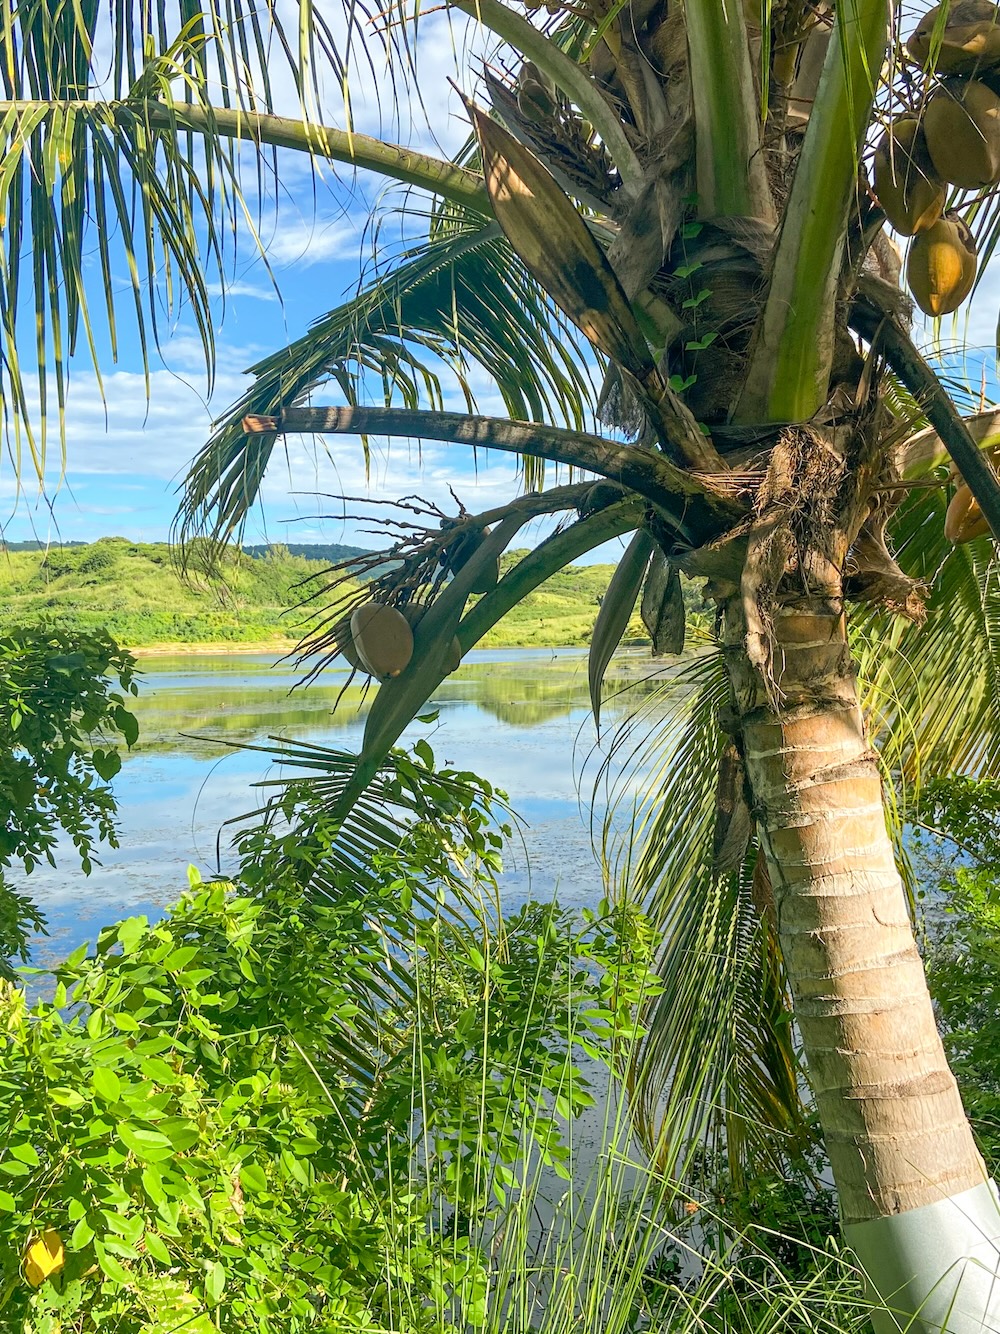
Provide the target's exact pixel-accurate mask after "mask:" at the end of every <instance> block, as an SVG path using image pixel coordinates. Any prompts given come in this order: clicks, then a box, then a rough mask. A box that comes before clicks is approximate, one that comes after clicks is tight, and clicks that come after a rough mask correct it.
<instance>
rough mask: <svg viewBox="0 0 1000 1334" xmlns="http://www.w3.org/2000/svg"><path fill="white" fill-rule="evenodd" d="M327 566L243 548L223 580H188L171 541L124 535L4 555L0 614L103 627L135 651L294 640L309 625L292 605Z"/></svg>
mask: <svg viewBox="0 0 1000 1334" xmlns="http://www.w3.org/2000/svg"><path fill="white" fill-rule="evenodd" d="M195 555H197V552H196V553H195ZM324 568H325V566H324V565H323V564H322V563H321V562H319V561H309V560H305V559H304V558H303V557H301V556H292V555H290V554H289V553H288V552H287V551H283V550H282V549H281V548H275V549H274V551H273V553H272V554H270V555H268V556H266V557H264V558H263V559H254V558H253V557H252V556H249V555H245V554H243V553H241V552H239V551H237V550H235V549H234V550H232V551H231V552H229V553H227V554H226V556H225V558H224V560H223V562H222V565H221V568H220V569H219V570H218V571H217V572H216V573H215V574H212V575H209V574H206V573H204V572H202V573H199V572H198V571H197V569H192V570H190V571H189V573H188V578H187V579H184V578H182V577H181V575H180V573H179V571H178V569H177V567H176V564H175V562H174V559H173V557H172V554H171V551H170V548H169V547H168V546H167V545H166V543H163V542H155V543H148V542H129V541H127V540H126V539H125V538H121V537H105V538H101V540H100V541H99V542H92V543H88V544H86V545H81V546H76V545H73V546H64V547H51V548H49V550H48V552H47V553H46V552H43V551H10V550H8V551H6V552H4V553H3V554H2V558H0V614H2V616H3V618H4V619H5V620H7V621H11V620H13V621H31V620H37V619H39V618H40V617H48V618H51V619H54V620H56V621H59V622H61V623H62V624H65V625H70V626H76V627H79V628H81V629H91V628H94V627H97V626H103V627H105V628H106V629H107V630H108V631H110V633H111V634H112V635H114V637H115V638H116V639H118V640H119V641H120V642H121V643H123V644H126V645H128V646H129V647H130V648H138V647H144V646H147V645H155V644H168V643H169V644H184V645H187V644H207V643H221V644H238V643H271V642H285V641H288V642H290V641H292V640H293V639H294V638H295V637H296V626H297V625H299V624H301V623H302V613H301V612H296V611H294V610H293V608H295V606H296V605H297V604H298V603H299V602H300V601H301V600H302V597H303V593H304V591H305V589H304V586H303V585H304V584H305V583H306V582H307V581H308V580H309V579H310V578H312V577H313V576H315V575H316V574H317V573H318V572H320V571H321V570H323V569H324Z"/></svg>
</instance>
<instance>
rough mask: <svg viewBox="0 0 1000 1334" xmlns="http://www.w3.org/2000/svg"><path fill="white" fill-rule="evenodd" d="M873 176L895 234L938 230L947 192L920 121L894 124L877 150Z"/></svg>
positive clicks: (899, 121)
mask: <svg viewBox="0 0 1000 1334" xmlns="http://www.w3.org/2000/svg"><path fill="white" fill-rule="evenodd" d="M873 174H874V183H875V193H876V195H877V196H878V202H879V203H880V204H881V206H882V208H883V210H884V211H885V216H886V217H887V218H888V220H889V225H890V226H891V227H892V228H893V229H894V230H895V231H897V232H899V233H900V235H901V236H915V235H916V234H917V232H923V231H926V230H927V228H928V227H933V226H934V224H935V223H936V222H937V220H938V218H940V216H941V213H942V212H943V210H944V202H945V196H946V193H947V192H946V188H945V185H944V182H943V181H942V180H941V179H940V178H939V177H938V174H937V172H936V171H935V170H934V167H933V164H932V163H931V157H930V153H928V151H927V144H926V142H925V141H924V136H923V133H922V131H921V128H920V123H919V122H918V121H916V120H913V119H911V118H909V117H907V118H904V119H901V120H897V121H893V124H892V127H891V128H890V129H888V130H887V131H886V132H885V134H884V135H883V136H882V140H881V142H880V143H879V146H878V148H877V149H876V150H875V166H874V173H873Z"/></svg>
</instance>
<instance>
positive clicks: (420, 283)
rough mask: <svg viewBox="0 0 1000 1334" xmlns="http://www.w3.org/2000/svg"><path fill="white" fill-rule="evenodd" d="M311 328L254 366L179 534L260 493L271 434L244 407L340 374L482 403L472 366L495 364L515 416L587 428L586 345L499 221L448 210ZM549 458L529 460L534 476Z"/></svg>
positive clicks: (290, 396)
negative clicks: (248, 421) (253, 428)
mask: <svg viewBox="0 0 1000 1334" xmlns="http://www.w3.org/2000/svg"><path fill="white" fill-rule="evenodd" d="M386 265H387V269H388V271H387V272H384V273H382V272H380V273H378V274H376V276H375V277H374V278H373V279H372V281H370V282H369V283H368V284H367V285H366V286H364V287H363V288H362V289H361V290H360V291H359V292H357V293H356V294H355V295H354V296H353V297H352V298H351V299H349V300H348V301H346V302H344V304H343V305H340V306H338V307H337V308H336V309H335V310H333V311H331V312H330V313H329V314H328V315H325V316H323V317H322V318H321V319H319V320H317V321H316V323H315V324H314V325H313V326H312V328H311V329H310V331H309V333H308V334H306V335H305V336H304V337H302V338H300V339H298V340H296V342H294V343H292V344H290V345H289V346H288V347H286V348H283V349H282V350H281V351H280V352H276V353H274V354H273V355H271V356H269V357H267V358H265V359H264V360H263V361H261V362H258V363H257V365H255V366H253V367H252V368H251V374H252V375H253V376H254V383H253V384H252V385H251V387H250V389H249V390H248V391H247V392H246V394H244V396H243V397H242V398H241V399H240V401H239V402H238V403H237V404H236V405H235V407H234V408H233V409H232V411H231V412H230V413H229V414H228V416H227V417H226V418H225V419H224V420H223V421H222V423H221V425H220V426H219V429H218V430H217V431H216V433H215V435H214V436H213V437H212V439H211V440H210V441H209V443H208V445H207V446H206V447H205V449H204V450H203V451H202V452H201V454H200V455H199V456H198V458H197V459H196V460H195V463H194V465H193V467H192V469H191V472H190V474H189V476H188V479H187V484H186V489H185V495H184V501H183V506H182V509H181V512H180V514H179V516H178V518H179V524H180V534H181V537H182V539H183V538H188V537H190V536H192V535H194V534H196V533H197V532H199V531H201V530H203V529H204V528H210V529H211V531H212V532H213V533H214V534H215V535H216V536H217V537H223V536H226V535H228V534H230V533H232V532H234V531H236V530H238V528H239V526H240V524H241V523H242V522H243V520H244V518H245V516H246V514H247V511H248V510H249V508H250V506H251V505H252V504H253V503H254V500H255V497H256V495H257V492H258V490H259V488H260V484H261V481H262V479H263V476H264V473H265V471H266V468H267V465H268V462H269V460H270V457H271V452H272V450H273V447H274V442H275V436H274V435H259V436H254V437H248V436H247V434H246V432H245V431H244V430H243V426H242V421H243V418H244V416H246V415H248V414H249V415H259V416H274V415H276V414H277V413H278V412H280V410H281V408H282V407H286V406H289V405H290V404H293V403H296V402H300V401H301V400H302V399H303V398H304V397H305V395H307V394H308V393H309V392H310V391H311V390H312V389H314V388H315V387H316V386H317V385H319V384H322V383H324V382H325V381H327V380H330V379H332V380H334V381H335V382H336V383H337V384H338V385H339V387H340V389H341V391H342V392H343V393H344V394H345V395H346V396H347V401H348V402H349V403H357V402H358V401H359V399H360V397H361V396H362V394H363V393H365V392H366V391H367V392H370V390H371V386H372V385H373V384H379V383H380V384H381V389H382V394H383V398H384V400H385V402H386V403H388V402H390V401H392V400H394V399H397V398H398V399H399V400H401V401H402V403H403V404H404V405H405V406H407V407H412V408H416V407H418V406H420V405H421V404H422V403H424V402H426V401H429V402H430V403H431V404H434V405H440V404H441V403H442V402H443V400H444V396H445V393H446V392H447V389H448V387H449V379H450V383H452V384H456V385H457V386H458V388H459V390H460V392H461V393H462V396H463V398H464V400H465V402H466V404H467V406H468V408H469V410H470V411H471V410H474V408H475V403H476V391H475V385H474V376H473V374H472V367H473V366H474V365H475V366H478V367H479V368H481V369H482V370H485V371H486V373H487V375H488V376H489V378H490V380H491V381H492V383H493V384H494V385H495V386H496V388H497V390H498V391H499V393H500V395H501V397H502V399H503V402H504V406H505V407H506V409H507V411H508V412H509V414H510V415H511V416H512V417H514V418H521V419H525V420H551V419H553V418H555V419H557V420H560V419H561V420H563V421H565V422H566V423H567V424H568V425H570V426H573V427H576V428H578V429H581V428H583V427H584V426H585V424H586V423H587V422H588V421H589V417H590V405H591V403H592V402H593V401H594V399H595V393H594V386H593V384H592V383H591V380H590V375H589V371H588V362H587V354H586V353H585V352H584V350H583V349H582V348H581V347H580V345H579V343H578V341H577V339H576V338H575V336H574V334H573V332H571V330H570V329H569V328H567V326H566V324H565V322H564V321H563V320H562V319H561V318H560V317H559V316H558V314H557V313H556V312H555V311H554V310H553V308H552V306H551V304H550V303H549V302H548V301H547V300H546V298H545V296H544V294H543V293H542V291H541V289H540V288H539V287H538V286H537V284H536V283H535V282H534V280H533V279H532V278H531V277H530V276H529V275H528V274H527V273H526V272H525V270H524V267H523V266H522V265H521V263H520V261H519V260H518V259H517V258H516V256H515V255H514V253H513V251H512V250H511V248H510V246H509V245H508V243H507V242H506V240H504V239H503V237H502V235H501V234H500V230H499V227H498V226H497V225H496V223H484V222H482V221H481V220H480V219H476V220H474V221H472V222H469V221H467V220H462V219H458V218H456V219H454V220H453V222H452V224H451V225H450V226H448V227H444V226H442V225H441V223H440V219H438V221H437V225H436V226H435V228H434V230H433V233H432V235H431V236H429V237H428V238H426V239H424V240H422V241H420V242H418V243H416V244H413V245H411V246H410V247H409V248H407V249H406V250H405V251H404V253H403V254H402V255H401V256H398V257H393V258H392V259H390V260H388V261H386ZM541 481H542V473H541V467H540V466H536V465H534V464H530V463H528V462H527V461H526V463H525V484H526V486H528V487H533V486H534V487H537V486H538V485H540V483H541Z"/></svg>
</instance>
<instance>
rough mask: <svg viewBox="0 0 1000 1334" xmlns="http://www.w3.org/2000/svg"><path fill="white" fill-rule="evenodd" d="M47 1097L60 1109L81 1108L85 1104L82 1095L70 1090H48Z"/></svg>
mask: <svg viewBox="0 0 1000 1334" xmlns="http://www.w3.org/2000/svg"><path fill="white" fill-rule="evenodd" d="M49 1097H50V1098H51V1099H52V1101H53V1102H54V1103H56V1104H57V1105H58V1106H60V1107H82V1106H83V1104H84V1103H85V1102H86V1098H84V1097H83V1095H82V1094H80V1093H77V1091H76V1089H70V1088H50V1089H49Z"/></svg>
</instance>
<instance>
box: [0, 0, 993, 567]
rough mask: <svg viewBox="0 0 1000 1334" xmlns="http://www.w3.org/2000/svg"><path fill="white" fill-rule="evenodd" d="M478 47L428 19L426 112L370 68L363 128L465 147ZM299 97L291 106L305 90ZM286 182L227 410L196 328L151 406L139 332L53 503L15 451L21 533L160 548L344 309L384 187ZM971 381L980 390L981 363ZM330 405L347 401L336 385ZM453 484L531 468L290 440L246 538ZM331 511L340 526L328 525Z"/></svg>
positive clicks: (236, 355)
mask: <svg viewBox="0 0 1000 1334" xmlns="http://www.w3.org/2000/svg"><path fill="white" fill-rule="evenodd" d="M466 44H468V47H471V48H472V50H473V51H474V52H475V51H481V50H482V49H483V42H482V40H481V38H480V35H479V33H478V31H477V29H476V28H475V27H474V25H469V27H468V28H467V29H465V30H461V29H460V30H457V31H456V30H454V29H452V30H449V27H448V22H447V20H446V19H445V18H444V17H443V16H441V15H434V14H431V15H430V16H429V17H426V18H424V19H422V20H421V28H420V38H419V42H418V56H419V69H420V74H421V84H420V86H421V90H422V93H423V105H422V106H416V105H414V106H410V105H403V106H401V107H400V106H398V104H397V107H396V110H395V112H394V113H393V114H392V115H387V114H386V110H387V108H390V109H391V108H392V96H391V93H390V81H389V79H388V76H381V75H380V76H379V77H376V78H373V77H372V75H371V73H370V71H365V72H364V73H363V74H362V73H361V72H360V71H359V72H358V73H357V76H356V78H355V82H354V93H353V111H354V117H355V127H356V128H358V129H360V130H362V131H366V132H369V133H379V132H382V133H384V134H385V136H386V137H388V138H393V139H396V140H397V141H401V142H408V143H412V144H414V145H416V146H418V147H422V148H426V149H429V150H431V151H444V152H447V151H449V150H454V149H455V148H456V147H458V146H459V145H460V144H461V143H462V142H463V140H464V138H465V136H466V133H467V128H468V127H467V121H466V119H465V115H464V112H463V110H462V108H461V104H460V102H459V99H458V97H457V95H456V94H455V93H454V92H453V91H452V89H451V88H450V87H449V84H448V79H449V78H453V79H455V80H457V81H458V82H460V83H463V84H464V85H465V86H466V88H470V89H471V87H472V86H473V83H474V80H473V79H472V78H471V76H470V74H469V70H470V61H469V59H468V47H467V46H466ZM456 53H457V54H456ZM473 63H474V62H473ZM288 96H289V105H288V108H287V109H288V110H289V111H291V110H293V109H294V108H293V101H294V99H293V96H292V94H291V91H290V90H289V95H288ZM327 103H328V104H327V105H326V106H324V108H323V113H322V114H323V119H325V120H326V121H327V122H328V123H331V124H341V125H342V124H343V123H344V114H343V104H342V101H341V100H340V99H339V95H334V96H333V97H331V98H329V99H327ZM250 179H251V180H252V179H253V173H252V172H251V173H250ZM280 179H281V190H280V193H279V196H278V199H277V203H276V205H275V204H274V202H273V201H272V205H271V208H272V211H271V212H270V213H269V215H268V216H269V222H268V224H267V225H266V226H265V229H264V233H263V239H264V241H265V243H266V247H267V251H268V257H269V262H270V265H271V268H272V270H273V274H274V278H275V280H276V282H277V286H278V291H277V292H276V291H275V290H274V286H273V285H272V281H271V278H270V277H269V275H268V272H267V269H266V267H265V265H264V263H263V262H262V261H261V259H260V258H259V256H258V255H257V254H256V253H255V251H254V247H253V245H252V243H251V241H250V239H249V237H244V238H243V240H242V242H241V245H240V250H239V254H238V256H237V261H236V263H235V264H233V265H232V266H231V269H230V273H229V275H228V278H227V284H226V286H227V289H228V290H227V292H226V294H225V297H224V298H223V293H222V292H221V291H219V292H218V293H217V296H216V307H217V314H218V319H217V340H218V370H217V377H216V385H215V390H214V394H213V396H212V398H211V401H210V402H208V401H206V384H205V375H204V365H203V358H202V351H201V345H200V343H199V341H198V339H197V338H196V337H195V336H194V335H193V333H192V331H191V329H190V328H188V327H186V326H185V324H184V322H183V321H181V322H180V323H178V324H177V325H176V326H175V327H174V329H173V330H172V331H171V332H170V335H169V337H167V338H166V339H165V340H164V345H163V348H162V352H163V357H162V360H159V359H156V358H155V353H154V361H153V366H152V378H151V389H150V395H149V401H148V402H147V399H146V389H145V383H144V380H143V377H142V375H141V361H140V357H139V354H138V349H137V347H136V345H135V339H134V337H132V338H131V340H130V339H128V338H126V339H124V340H123V346H122V354H121V357H120V360H119V363H118V365H117V366H114V365H112V364H111V362H110V361H108V360H106V361H104V362H103V363H102V369H103V371H104V398H103V401H102V396H101V393H100V391H99V388H98V384H97V380H96V377H95V376H94V374H93V371H92V370H91V368H90V367H89V365H88V364H87V363H85V362H82V361H81V362H80V363H79V364H78V365H76V366H75V367H74V368H73V373H72V380H71V385H70V393H69V400H68V406H67V454H66V468H65V473H64V474H63V473H62V471H61V462H60V458H59V449H58V445H57V444H54V445H52V446H50V457H49V460H48V463H47V468H46V478H45V486H44V491H43V493H41V494H40V493H39V488H38V486H37V483H36V482H35V480H34V478H33V476H32V475H31V470H30V466H29V467H26V468H24V469H22V479H23V480H22V485H21V488H20V490H18V486H17V483H16V481H15V476H14V468H13V466H12V464H11V461H10V460H9V459H8V458H5V459H3V462H2V464H0V515H2V529H3V532H4V534H5V536H6V538H7V540H9V541H17V540H22V539H24V538H29V537H34V538H40V539H42V540H43V541H44V540H51V541H56V542H57V541H68V540H80V539H84V540H92V539H94V538H97V537H101V536H104V535H111V534H117V535H121V536H124V537H128V538H131V539H133V540H138V539H142V540H149V541H156V540H163V539H165V538H166V537H167V536H168V532H169V528H170V522H171V519H172V517H173V515H174V512H175V509H176V506H177V499H178V495H177V487H178V485H179V483H180V482H181V480H182V478H183V476H184V472H185V469H186V467H187V466H188V464H189V463H190V461H191V459H192V457H193V456H194V454H195V453H196V452H197V450H198V448H199V447H200V446H201V445H202V444H203V443H204V441H205V440H206V439H207V437H208V434H209V428H210V422H211V419H212V416H213V415H216V414H218V413H221V412H223V411H224V410H225V409H226V408H227V407H228V406H229V404H230V403H232V402H233V401H234V400H235V399H236V398H237V397H238V395H239V394H240V392H241V391H242V389H243V388H244V386H245V385H246V384H247V380H246V378H245V376H244V371H245V369H246V368H247V367H248V366H249V365H250V364H251V363H252V362H254V361H255V360H257V359H258V358H259V357H261V356H263V355H265V354H266V353H268V352H270V351H273V350H275V349H277V348H279V347H281V346H283V345H284V344H285V343H287V342H288V341H290V340H291V339H293V338H295V337H297V336H298V335H299V334H301V333H302V332H304V330H305V329H306V328H307V326H308V324H309V323H310V321H311V320H313V319H314V318H316V317H317V316H319V315H321V314H323V313H324V312H325V311H326V310H328V309H330V308H331V307H333V306H334V305H336V304H338V302H339V301H340V300H341V299H342V298H343V297H344V295H345V294H346V293H348V292H349V291H351V290H352V289H353V288H354V287H355V285H356V284H357V281H358V277H359V274H360V272H361V268H362V265H363V264H365V263H367V261H368V260H369V259H370V255H371V245H370V238H369V237H367V236H366V235H365V225H366V222H367V219H368V216H369V210H370V209H371V207H372V205H373V204H374V203H375V202H377V201H378V199H379V196H380V192H381V190H382V189H383V183H382V182H381V181H379V180H378V179H377V178H374V177H372V176H367V177H362V176H358V177H352V176H351V174H350V173H349V172H344V171H343V170H342V169H339V168H338V169H337V171H336V173H335V172H334V171H333V170H332V169H331V168H330V167H329V166H324V167H323V168H322V169H321V172H320V174H319V175H318V176H316V177H314V176H313V174H312V172H311V169H310V167H309V165H308V163H307V162H306V161H305V160H304V159H303V158H302V157H301V156H300V155H295V154H291V153H283V154H282V155H281V169H280ZM997 294H998V284H997V282H996V281H995V280H994V281H987V282H985V283H984V284H983V286H982V287H981V289H980V292H979V294H978V296H977V299H976V301H975V303H974V306H973V309H972V313H971V317H970V319H969V324H968V327H967V329H966V327H965V325H964V318H963V324H962V327H961V332H963V333H965V334H966V336H967V337H968V339H969V341H970V342H971V343H972V344H982V345H987V346H989V345H991V344H992V340H993V336H994V328H995V324H996V307H997ZM962 314H963V317H964V314H965V312H962ZM991 364H992V363H991ZM970 374H971V375H972V376H974V378H975V379H976V380H977V381H978V369H976V368H975V359H973V368H972V370H971V371H970ZM992 378H993V377H992V376H991V381H992ZM991 387H992V385H991ZM483 391H484V392H483V396H482V399H481V402H480V408H481V410H483V411H486V412H490V411H494V412H499V411H502V409H501V407H500V404H499V402H498V401H497V398H496V396H495V395H494V394H491V392H490V388H489V386H488V385H485V384H484V385H483ZM321 397H322V398H323V401H328V402H334V401H336V400H337V393H336V390H335V389H331V390H330V391H329V393H328V394H326V395H324V396H321ZM449 487H452V488H454V490H455V491H456V492H457V494H458V496H459V498H460V499H461V500H462V501H463V502H464V503H465V505H466V506H467V507H468V508H469V509H471V510H477V509H484V508H487V507H489V506H491V505H495V504H498V503H500V502H502V501H503V500H504V499H505V498H508V497H509V496H511V495H512V494H514V493H515V492H516V489H517V480H516V465H515V462H514V461H513V460H512V459H510V458H509V457H506V456H503V455H496V454H493V455H491V454H488V453H480V454H479V455H478V458H476V459H474V458H473V457H472V455H471V454H470V452H469V451H467V450H463V449H462V448H461V447H459V446H444V445H438V444H435V443H433V442H427V443H425V444H424V445H423V446H422V448H421V449H420V450H419V456H418V450H417V448H416V446H413V447H408V446H407V444H406V442H398V441H397V442H394V443H393V445H392V448H391V450H390V449H388V448H387V447H386V446H385V444H384V443H383V444H381V445H379V443H378V442H376V445H375V450H374V453H373V458H372V475H371V477H370V478H366V476H365V470H364V463H363V458H362V452H361V449H360V445H359V443H358V442H357V441H356V440H355V439H352V438H350V437H331V438H328V439H327V440H326V441H325V442H322V441H321V442H318V443H317V442H313V441H309V440H304V439H300V438H294V437H293V438H289V439H288V440H287V441H285V442H284V449H283V450H282V448H281V446H280V445H279V450H278V451H276V453H275V459H274V462H273V464H272V466H271V469H270V472H269V474H268V477H267V479H266V482H265V485H264V488H263V492H262V498H261V504H260V505H259V506H258V508H257V510H256V511H255V512H254V514H253V515H252V517H251V519H250V521H249V523H248V525H247V529H246V534H245V540H246V541H249V542H256V541H262V540H270V541H289V542H295V541H303V542H304V541H329V542H339V541H357V542H358V543H359V544H360V545H365V546H374V545H378V544H379V543H378V539H376V538H375V537H372V536H370V535H368V534H365V533H362V532H359V530H358V526H357V525H356V524H353V523H350V522H346V523H345V522H344V521H343V520H342V519H340V518H338V517H336V514H335V511H336V506H335V505H334V504H332V502H330V501H329V500H326V499H320V498H317V497H316V496H315V495H314V494H312V493H316V492H321V493H333V492H341V493H347V494H350V495H364V494H369V495H371V496H373V497H375V498H378V499H388V498H393V497H398V496H401V495H403V494H407V493H413V492H417V493H419V494H420V495H422V496H424V497H426V498H428V499H429V500H432V501H435V502H437V503H439V504H441V505H442V507H444V508H446V509H447V508H453V502H452V501H451V500H450V497H449ZM331 511H333V512H334V513H333V517H317V516H320V515H323V514H326V515H330V514H331ZM541 531H542V530H541V529H536V530H535V531H534V533H533V532H532V531H531V530H528V531H527V532H526V533H525V540H527V541H531V540H537V537H538V536H540V534H541ZM593 558H600V559H613V558H614V553H613V552H612V551H601V552H600V553H595V555H594V557H593Z"/></svg>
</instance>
